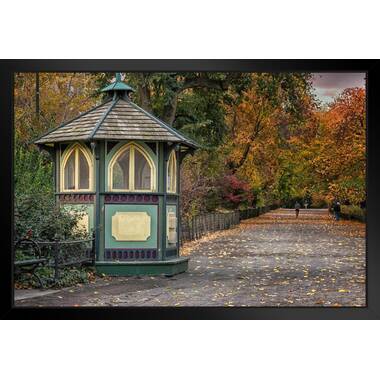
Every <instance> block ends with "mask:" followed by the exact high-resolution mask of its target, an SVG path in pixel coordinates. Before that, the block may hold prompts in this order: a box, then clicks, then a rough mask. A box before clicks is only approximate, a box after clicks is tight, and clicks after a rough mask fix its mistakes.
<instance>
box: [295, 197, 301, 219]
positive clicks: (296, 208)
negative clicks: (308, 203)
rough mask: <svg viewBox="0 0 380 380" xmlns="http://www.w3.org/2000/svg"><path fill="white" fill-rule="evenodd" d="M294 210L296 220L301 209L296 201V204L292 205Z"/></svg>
mask: <svg viewBox="0 0 380 380" xmlns="http://www.w3.org/2000/svg"><path fill="white" fill-rule="evenodd" d="M294 208H295V210H296V218H298V215H299V213H300V208H301V205H300V204H299V203H298V201H297V202H296V204H295V205H294Z"/></svg>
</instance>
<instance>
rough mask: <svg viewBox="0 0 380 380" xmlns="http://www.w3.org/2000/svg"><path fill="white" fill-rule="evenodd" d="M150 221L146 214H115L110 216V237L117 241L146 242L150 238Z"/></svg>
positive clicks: (132, 212) (133, 212) (135, 212)
mask: <svg viewBox="0 0 380 380" xmlns="http://www.w3.org/2000/svg"><path fill="white" fill-rule="evenodd" d="M150 219H151V218H150V215H148V214H147V213H146V212H137V211H128V212H116V213H115V215H113V216H112V236H113V237H114V238H115V239H116V240H118V241H146V240H148V238H149V236H150V225H151V222H150Z"/></svg>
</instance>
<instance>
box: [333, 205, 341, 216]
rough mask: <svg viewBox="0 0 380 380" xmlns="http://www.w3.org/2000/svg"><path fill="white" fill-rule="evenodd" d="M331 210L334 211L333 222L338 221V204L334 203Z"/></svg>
mask: <svg viewBox="0 0 380 380" xmlns="http://www.w3.org/2000/svg"><path fill="white" fill-rule="evenodd" d="M333 210H334V215H335V220H337V221H338V220H339V219H340V203H339V202H338V201H337V202H335V203H334V206H333Z"/></svg>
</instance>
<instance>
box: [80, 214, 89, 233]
mask: <svg viewBox="0 0 380 380" xmlns="http://www.w3.org/2000/svg"><path fill="white" fill-rule="evenodd" d="M77 226H78V227H79V228H80V229H84V230H85V231H86V232H87V233H88V232H89V230H90V229H89V219H88V214H87V213H86V214H82V216H81V217H80V218H79V220H78V223H77Z"/></svg>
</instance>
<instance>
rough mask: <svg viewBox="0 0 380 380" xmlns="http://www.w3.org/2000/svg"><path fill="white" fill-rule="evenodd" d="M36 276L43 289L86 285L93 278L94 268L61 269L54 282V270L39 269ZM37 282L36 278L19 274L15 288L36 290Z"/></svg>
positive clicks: (47, 268)
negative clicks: (40, 281) (39, 279)
mask: <svg viewBox="0 0 380 380" xmlns="http://www.w3.org/2000/svg"><path fill="white" fill-rule="evenodd" d="M36 274H38V276H39V277H40V278H41V280H42V283H43V287H44V288H52V287H53V288H64V287H68V286H73V285H76V284H86V283H88V282H89V279H90V278H91V277H93V276H94V268H91V267H79V268H70V267H69V268H62V269H61V270H60V271H59V279H58V281H57V282H54V269H53V268H51V267H40V268H38V269H36ZM39 285H40V284H39V282H38V281H37V279H36V277H34V276H31V275H30V274H28V273H24V274H21V275H20V276H19V277H18V278H17V281H16V287H17V288H23V289H27V288H37V287H39Z"/></svg>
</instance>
